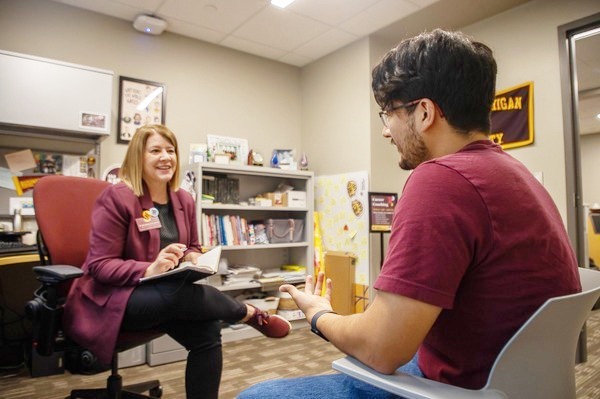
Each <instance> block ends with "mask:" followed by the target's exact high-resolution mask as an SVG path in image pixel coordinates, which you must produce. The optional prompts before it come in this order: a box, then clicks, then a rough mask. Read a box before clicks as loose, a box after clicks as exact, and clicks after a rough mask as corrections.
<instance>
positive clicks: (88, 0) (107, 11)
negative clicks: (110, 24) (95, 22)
mask: <svg viewBox="0 0 600 399" xmlns="http://www.w3.org/2000/svg"><path fill="white" fill-rule="evenodd" d="M54 1H56V2H57V3H63V4H67V5H70V6H73V7H79V8H83V9H86V10H90V11H95V12H97V13H100V14H104V15H110V16H111V17H116V18H119V19H125V20H127V21H133V19H134V18H135V17H136V16H137V15H139V14H152V13H153V12H154V9H155V7H156V6H157V4H159V3H160V0H153V1H147V2H144V4H145V5H144V6H136V5H128V4H123V2H116V1H111V0H106V1H97V0H54Z"/></svg>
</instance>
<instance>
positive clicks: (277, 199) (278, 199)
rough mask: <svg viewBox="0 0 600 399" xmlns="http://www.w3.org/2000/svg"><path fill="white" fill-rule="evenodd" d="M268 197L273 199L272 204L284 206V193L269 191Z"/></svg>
mask: <svg viewBox="0 0 600 399" xmlns="http://www.w3.org/2000/svg"><path fill="white" fill-rule="evenodd" d="M266 195H267V199H270V200H271V203H272V204H273V205H272V206H283V193H267V194H266Z"/></svg>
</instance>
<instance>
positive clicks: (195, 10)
mask: <svg viewBox="0 0 600 399" xmlns="http://www.w3.org/2000/svg"><path fill="white" fill-rule="evenodd" d="M265 7H267V1H266V0H245V1H240V0H166V1H165V2H164V4H163V5H162V6H161V7H160V9H159V14H160V15H164V16H168V17H173V18H177V19H178V20H180V21H185V22H187V23H190V24H193V25H198V26H202V27H204V28H209V29H212V30H215V31H218V32H225V33H229V32H231V31H232V30H234V29H236V28H238V27H239V26H240V25H241V24H243V23H244V22H246V21H247V20H248V19H250V18H252V16H253V15H255V14H256V13H258V12H259V11H260V10H261V9H263V8H265Z"/></svg>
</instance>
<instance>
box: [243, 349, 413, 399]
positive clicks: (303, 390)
mask: <svg viewBox="0 0 600 399" xmlns="http://www.w3.org/2000/svg"><path fill="white" fill-rule="evenodd" d="M398 370H399V371H402V372H404V373H407V374H412V375H416V376H418V377H423V373H422V372H421V370H420V369H419V366H418V365H417V356H416V355H415V357H414V358H413V359H412V360H411V361H410V362H408V363H406V364H405V365H404V366H402V367H400V368H399V369H398ZM237 398H238V399H295V398H309V399H349V398H356V399H363V398H364V399H391V398H395V399H398V398H400V396H397V395H394V394H391V393H389V392H387V391H384V390H382V389H379V388H376V387H374V386H372V385H369V384H367V383H364V382H362V381H359V380H357V379H354V378H352V377H349V376H347V375H345V374H328V375H319V376H313V377H300V378H284V379H280V380H273V381H265V382H261V383H259V384H256V385H253V386H251V387H250V388H248V389H246V390H245V391H243V392H241V393H240V394H239V396H238V397H237Z"/></svg>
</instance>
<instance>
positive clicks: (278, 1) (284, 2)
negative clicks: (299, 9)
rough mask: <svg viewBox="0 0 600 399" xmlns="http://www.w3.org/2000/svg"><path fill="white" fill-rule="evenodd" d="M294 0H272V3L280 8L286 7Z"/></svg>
mask: <svg viewBox="0 0 600 399" xmlns="http://www.w3.org/2000/svg"><path fill="white" fill-rule="evenodd" d="M293 2H294V0H271V4H273V5H274V6H277V7H279V8H286V7H287V6H289V5H290V4H292V3H293Z"/></svg>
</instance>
